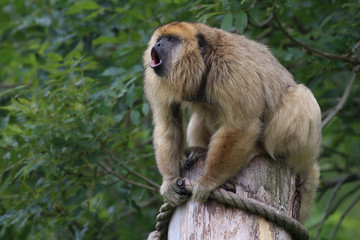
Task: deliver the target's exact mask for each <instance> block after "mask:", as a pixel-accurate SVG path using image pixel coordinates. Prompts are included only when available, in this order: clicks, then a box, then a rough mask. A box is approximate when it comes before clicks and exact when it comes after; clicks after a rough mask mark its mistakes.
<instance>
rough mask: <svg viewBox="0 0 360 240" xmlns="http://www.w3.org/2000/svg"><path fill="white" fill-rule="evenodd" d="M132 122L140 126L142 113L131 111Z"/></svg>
mask: <svg viewBox="0 0 360 240" xmlns="http://www.w3.org/2000/svg"><path fill="white" fill-rule="evenodd" d="M130 120H131V122H132V123H133V124H134V125H139V123H140V113H139V112H138V111H136V110H131V112H130Z"/></svg>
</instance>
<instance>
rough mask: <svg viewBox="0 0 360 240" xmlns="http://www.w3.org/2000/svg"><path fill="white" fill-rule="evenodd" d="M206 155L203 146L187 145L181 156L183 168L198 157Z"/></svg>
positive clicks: (189, 165) (187, 167)
mask: <svg viewBox="0 0 360 240" xmlns="http://www.w3.org/2000/svg"><path fill="white" fill-rule="evenodd" d="M201 157H206V149H205V148H203V147H189V148H187V149H186V150H185V152H184V156H183V168H185V169H189V168H190V167H191V165H193V164H194V162H196V161H197V160H198V159H199V158H201Z"/></svg>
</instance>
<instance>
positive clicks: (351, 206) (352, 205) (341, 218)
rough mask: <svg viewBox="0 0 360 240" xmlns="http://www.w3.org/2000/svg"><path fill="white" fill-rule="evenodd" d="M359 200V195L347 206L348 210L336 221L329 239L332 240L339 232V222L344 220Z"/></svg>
mask: <svg viewBox="0 0 360 240" xmlns="http://www.w3.org/2000/svg"><path fill="white" fill-rule="evenodd" d="M359 200H360V194H359V195H358V196H357V197H356V198H355V199H354V201H352V202H351V204H350V205H349V206H348V208H347V209H346V210H345V211H344V213H343V214H342V215H341V217H340V220H339V221H338V223H337V224H336V227H335V229H334V231H333V232H332V234H331V239H330V240H333V239H335V235H336V233H337V231H338V230H339V227H340V225H341V222H342V221H343V220H344V218H345V216H346V215H347V214H348V213H349V212H350V210H351V209H352V208H353V207H354V206H355V204H356V203H357V202H358V201H359Z"/></svg>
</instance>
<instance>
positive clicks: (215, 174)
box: [193, 120, 260, 202]
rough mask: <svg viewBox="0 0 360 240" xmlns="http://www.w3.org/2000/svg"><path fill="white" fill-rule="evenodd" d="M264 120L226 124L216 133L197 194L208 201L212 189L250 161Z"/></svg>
mask: <svg viewBox="0 0 360 240" xmlns="http://www.w3.org/2000/svg"><path fill="white" fill-rule="evenodd" d="M259 131H260V122H259V121H257V120H253V121H249V122H246V123H244V124H240V126H229V125H226V124H225V125H223V126H222V127H221V128H219V129H218V131H217V132H216V133H215V135H214V136H213V138H212V140H211V142H210V147H209V150H208V154H207V159H206V166H205V172H204V175H203V176H202V177H200V178H198V179H197V180H196V183H195V186H194V190H193V198H194V199H195V200H196V201H199V202H204V201H206V199H207V198H208V196H209V194H210V193H211V191H212V190H214V189H215V188H217V187H219V186H220V185H222V184H223V183H225V182H226V181H227V180H228V179H229V178H231V177H232V176H234V175H236V174H237V173H238V171H239V170H240V169H241V168H242V167H243V166H244V165H245V164H246V163H247V162H248V160H249V159H250V158H251V154H252V152H253V150H254V148H255V144H256V140H257V137H258V135H259Z"/></svg>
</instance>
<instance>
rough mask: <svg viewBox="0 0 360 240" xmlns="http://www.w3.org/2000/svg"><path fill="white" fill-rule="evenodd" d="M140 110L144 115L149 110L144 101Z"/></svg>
mask: <svg viewBox="0 0 360 240" xmlns="http://www.w3.org/2000/svg"><path fill="white" fill-rule="evenodd" d="M141 111H142V113H143V114H144V115H146V114H147V113H148V112H149V104H147V103H144V104H143V105H142V108H141Z"/></svg>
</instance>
